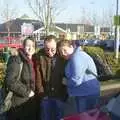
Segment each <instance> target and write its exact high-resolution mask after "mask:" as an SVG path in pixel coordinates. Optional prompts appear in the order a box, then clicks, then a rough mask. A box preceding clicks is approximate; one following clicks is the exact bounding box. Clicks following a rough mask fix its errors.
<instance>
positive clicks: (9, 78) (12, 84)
mask: <svg viewBox="0 0 120 120" xmlns="http://www.w3.org/2000/svg"><path fill="white" fill-rule="evenodd" d="M19 70H20V61H18V57H17V56H11V57H10V58H9V61H8V65H7V70H6V76H5V81H6V85H7V87H8V89H9V90H10V91H12V92H13V93H15V94H17V95H19V96H22V97H25V96H26V97H28V96H29V93H30V91H31V90H30V89H29V88H27V86H26V85H25V84H23V83H22V82H21V81H20V80H17V77H18V74H19Z"/></svg>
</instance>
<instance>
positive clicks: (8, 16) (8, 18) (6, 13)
mask: <svg viewBox="0 0 120 120" xmlns="http://www.w3.org/2000/svg"><path fill="white" fill-rule="evenodd" d="M1 16H2V19H3V20H4V21H5V22H6V23H5V26H6V29H7V32H8V37H9V36H10V27H11V25H12V20H13V19H14V18H15V16H16V9H13V8H10V6H9V5H8V4H6V5H5V8H4V9H3V11H2V13H1Z"/></svg>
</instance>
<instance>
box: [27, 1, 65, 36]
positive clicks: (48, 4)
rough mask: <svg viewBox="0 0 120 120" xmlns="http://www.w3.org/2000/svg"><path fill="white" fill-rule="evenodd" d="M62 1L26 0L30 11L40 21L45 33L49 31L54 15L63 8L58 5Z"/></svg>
mask: <svg viewBox="0 0 120 120" xmlns="http://www.w3.org/2000/svg"><path fill="white" fill-rule="evenodd" d="M62 2H63V0H27V3H28V5H29V7H30V9H31V10H32V12H33V13H34V14H35V15H36V17H37V18H38V19H39V20H40V21H41V22H42V24H43V26H44V28H45V33H46V35H47V34H48V33H49V31H50V28H51V26H52V25H53V23H54V20H55V17H56V16H58V15H59V14H60V13H61V11H62V10H63V8H61V7H60V6H59V5H60V4H59V3H62Z"/></svg>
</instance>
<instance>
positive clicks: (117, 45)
mask: <svg viewBox="0 0 120 120" xmlns="http://www.w3.org/2000/svg"><path fill="white" fill-rule="evenodd" d="M118 6H119V0H116V16H118V11H119V7H118ZM118 57H119V26H118V25H116V26H115V58H116V59H118Z"/></svg>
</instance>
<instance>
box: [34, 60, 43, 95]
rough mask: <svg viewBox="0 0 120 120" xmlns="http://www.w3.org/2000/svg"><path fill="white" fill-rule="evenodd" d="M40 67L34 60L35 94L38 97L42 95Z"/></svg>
mask: <svg viewBox="0 0 120 120" xmlns="http://www.w3.org/2000/svg"><path fill="white" fill-rule="evenodd" d="M40 68H41V66H40V63H39V61H38V60H35V76H36V82H35V87H36V92H37V94H39V95H42V94H43V93H44V89H43V84H42V76H41V71H40V70H41V69H40Z"/></svg>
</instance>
